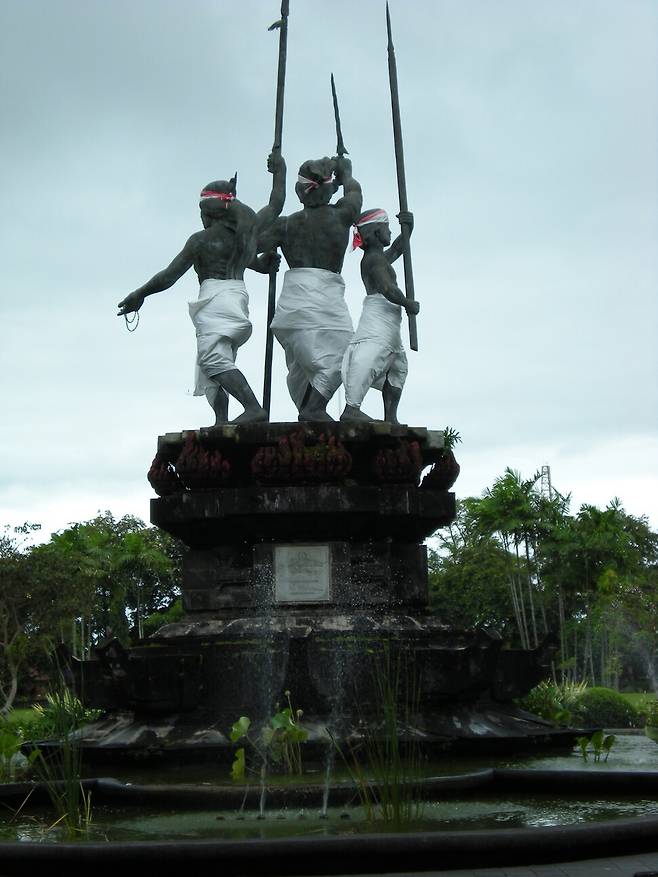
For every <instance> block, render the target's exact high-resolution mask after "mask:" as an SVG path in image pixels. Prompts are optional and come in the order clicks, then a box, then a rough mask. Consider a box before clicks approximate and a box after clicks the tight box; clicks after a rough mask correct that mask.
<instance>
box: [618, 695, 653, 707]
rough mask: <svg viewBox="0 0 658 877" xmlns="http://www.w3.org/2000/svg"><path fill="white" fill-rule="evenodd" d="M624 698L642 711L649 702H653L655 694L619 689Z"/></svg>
mask: <svg viewBox="0 0 658 877" xmlns="http://www.w3.org/2000/svg"><path fill="white" fill-rule="evenodd" d="M619 693H620V694H621V696H622V697H623V698H624V700H627V701H628V702H629V703H630V705H631V706H633V707H635V709H636V710H640V711H641V712H644V711H645V710H646V709H647V708H648V706H649V704H650V703H653V702H654V701H655V700H656V695H655V694H652V693H649V692H642V691H640V692H636V691H633V692H627V691H620V692H619Z"/></svg>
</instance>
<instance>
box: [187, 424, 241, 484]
mask: <svg viewBox="0 0 658 877" xmlns="http://www.w3.org/2000/svg"><path fill="white" fill-rule="evenodd" d="M176 472H177V473H178V475H179V476H180V478H181V481H182V482H183V484H184V485H185V487H188V488H190V489H194V488H197V489H198V488H204V487H206V488H212V487H222V486H223V485H224V484H226V482H227V481H228V479H229V478H230V476H231V464H230V463H229V461H228V460H226V459H225V458H223V457H222V455H221V453H220V452H219V451H218V450H211V451H208V450H206V449H205V448H204V447H203V445H201V443H200V442H199V440H198V438H197V434H196V432H188V433H187V436H186V438H185V443H184V445H183V450H182V451H181V452H180V454H179V456H178V459H177V460H176Z"/></svg>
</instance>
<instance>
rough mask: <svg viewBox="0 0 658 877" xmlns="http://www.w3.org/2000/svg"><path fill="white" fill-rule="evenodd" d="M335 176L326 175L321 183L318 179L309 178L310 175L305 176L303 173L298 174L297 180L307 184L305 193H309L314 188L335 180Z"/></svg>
mask: <svg viewBox="0 0 658 877" xmlns="http://www.w3.org/2000/svg"><path fill="white" fill-rule="evenodd" d="M333 179H334V178H333V177H332V176H328V177H324V178H323V180H322V182H321V183H319V182H318V181H317V180H309V179H308V177H303V176H302V175H301V174H298V175H297V182H298V183H301V184H302V185H305V186H306V188H305V189H304V194H305V195H308V193H309V192H311V191H313V189H319V188H320V186H325V185H326V184H327V183H332V182H333Z"/></svg>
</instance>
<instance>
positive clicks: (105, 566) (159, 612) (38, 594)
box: [0, 512, 181, 713]
mask: <svg viewBox="0 0 658 877" xmlns="http://www.w3.org/2000/svg"><path fill="white" fill-rule="evenodd" d="M38 529H39V525H37V524H24V525H22V526H20V527H16V528H9V527H5V528H4V531H2V532H1V533H0V713H3V712H4V713H6V712H7V710H8V709H9V708H10V707H11V705H12V704H13V702H14V700H15V698H16V695H17V693H18V692H19V689H20V688H21V687H22V688H23V689H26V688H27V687H28V683H29V679H30V676H34V675H35V674H37V675H38V673H39V671H42V672H44V673H45V672H47V668H48V658H47V656H48V655H49V654H51V653H52V651H53V649H54V648H55V647H56V646H57V645H58V644H60V643H63V644H65V645H66V646H67V648H68V649H70V651H71V652H72V653H73V654H74V655H75V656H76V657H79V658H85V657H88V656H89V653H90V650H91V648H92V646H93V645H94V644H96V643H98V642H99V641H100V640H102V639H103V638H105V637H110V636H115V637H117V638H118V639H119V640H121V641H122V642H123V643H124V644H125V645H127V644H128V643H129V642H130V641H131V639H137V638H139V637H141V636H143V635H144V634H145V633H148V632H149V629H148V628H149V622H150V621H151V622H152V621H153V620H161V623H163V622H164V620H166V615H165V613H166V612H167V610H170V609H171V607H172V606H175V605H176V600H177V598H178V597H179V596H180V579H181V576H180V564H181V544H180V543H179V542H177V540H175V539H172V538H171V537H170V536H168V535H167V534H166V533H164V532H163V531H161V530H157V529H155V528H154V527H147V526H146V525H145V524H144V522H143V521H140V520H139V519H138V518H135V517H132V516H130V515H126V516H125V517H123V518H121V519H119V520H115V518H114V517H113V516H112V515H111V514H110V512H105V513H104V514H101V515H98V516H97V517H96V518H94V519H93V520H91V521H86V522H85V523H80V524H72V525H71V526H69V527H67V528H66V529H65V530H62V531H60V532H58V533H54V534H53V535H52V536H51V537H50V540H49V541H48V542H45V543H43V544H41V545H36V546H32V545H29V544H28V543H29V537H30V534H31V533H33V532H34V531H35V530H38ZM151 626H153V625H152V623H151Z"/></svg>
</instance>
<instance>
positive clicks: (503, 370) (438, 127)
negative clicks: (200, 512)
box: [0, 0, 658, 536]
mask: <svg viewBox="0 0 658 877" xmlns="http://www.w3.org/2000/svg"><path fill="white" fill-rule="evenodd" d="M390 5H391V16H392V20H393V28H394V37H395V47H396V54H397V62H398V72H399V80H400V97H401V102H402V122H403V131H404V138H405V152H406V161H407V182H408V191H409V203H410V207H411V209H412V210H413V211H414V213H415V217H416V229H415V232H414V236H413V259H414V274H415V280H416V295H417V298H418V299H419V300H420V302H421V305H422V310H421V314H420V316H419V340H420V352H419V353H410V354H409V360H410V373H409V379H408V383H407V386H406V388H405V392H404V395H403V399H402V403H401V406H400V415H401V418H402V419H403V420H405V421H406V422H408V423H410V424H414V425H424V426H428V427H430V428H442V427H444V426H445V425H446V424H449V425H451V426H453V427H454V428H456V429H458V430H459V431H460V432H461V434H462V436H463V445H461V446H460V447H459V449H458V459H459V461H460V463H461V465H462V475H461V477H460V479H459V480H458V482H457V484H456V488H455V489H456V490H457V493H458V495H459V496H466V495H477V494H479V493H481V491H482V490H484V488H485V487H487V486H488V485H490V484H491V483H492V481H493V479H494V478H495V477H496V476H498V475H500V474H502V472H503V470H504V468H505V467H506V466H511V467H513V468H516V469H520V470H521V472H522V474H523V475H524V476H529V475H531V474H532V473H533V472H534V471H536V470H537V469H538V468H539V467H540V466H541V465H543V464H548V465H550V466H551V471H552V477H553V482H554V484H555V486H556V487H557V488H558V489H559V490H561V491H564V492H568V491H571V492H572V494H573V509H574V511H575V510H577V508H578V506H579V505H580V503H583V502H591V503H595V504H598V505H605V504H606V503H607V502H608V501H609V500H610V499H611V498H612V497H613V496H619V497H620V498H621V500H622V502H623V503H624V505H625V507H626V509H627V510H628V511H629V512H631V513H633V514H636V515H641V514H647V515H649V517H650V519H651V521H652V523H653V525H654V526H658V428H657V427H658V399H657V386H658V382H657V380H656V373H657V368H656V367H657V365H658V354H657V344H656V340H657V333H658V306H657V301H658V297H657V295H656V293H657V280H658V262H657V259H658V257H657V250H656V243H657V241H658V215H657V210H658V208H657V204H658V197H657V195H658V184H657V157H656V156H657V151H656V146H657V137H656V108H657V100H656V99H657V97H658V87H657V79H656V71H657V69H658V67H657V59H658V52H657V44H658V36H657V35H658V4H656V3H655V0H615V2H613V0H553V2H550V3H548V2H540V0H497V2H495V3H492V2H491V0H460V2H456V0H404V2H403V0H391V4H390ZM278 14H279V6H278V3H277V2H276V0H274V2H270V0H241V2H239V3H238V2H228V0H194V2H188V3H183V2H181V0H175V2H174V0H111V2H109V0H75V2H74V0H0V17H1V20H0V58H1V59H2V60H1V62H0V63H1V69H2V75H1V80H0V117H1V119H2V127H1V131H0V138H1V146H2V152H1V154H2V158H3V160H2V163H1V164H0V177H1V180H0V182H1V186H0V192H1V193H2V208H3V209H2V211H1V213H0V227H1V232H0V247H1V252H0V265H1V269H2V297H1V307H2V319H1V320H0V347H1V350H0V357H1V362H0V366H1V367H0V381H1V387H2V415H3V417H2V430H1V431H0V460H1V461H2V465H1V468H0V522H6V523H9V524H16V523H20V522H22V521H24V520H30V521H35V522H40V523H42V524H43V527H44V536H47V535H48V534H49V533H50V532H51V531H52V530H55V529H60V528H62V527H64V526H66V524H67V523H68V522H70V521H80V520H86V519H88V518H90V517H92V516H93V515H94V514H95V513H96V512H97V510H99V509H110V510H111V511H113V512H114V513H115V514H116V515H121V514H124V513H126V512H130V513H134V514H137V515H139V516H140V517H142V518H144V519H146V520H148V499H149V497H150V496H151V495H152V494H151V490H150V487H149V485H148V483H147V482H146V472H147V470H148V467H149V464H150V462H151V459H152V457H153V454H154V451H155V446H156V439H157V436H158V435H159V434H161V433H164V432H171V431H178V430H181V429H190V428H196V427H199V426H202V425H204V426H205V425H209V424H210V423H211V422H212V420H213V416H212V413H211V411H210V408H209V407H208V406H207V403H206V402H205V400H204V399H203V398H198V397H193V396H192V395H190V391H191V389H192V386H193V364H194V357H195V338H194V330H193V327H192V324H191V322H190V319H189V316H188V309H187V302H188V301H189V300H191V299H193V298H195V297H196V296H197V294H198V285H197V281H196V276H195V275H194V274H193V273H192V272H190V274H189V275H186V276H185V277H184V278H183V279H182V280H181V281H179V283H178V284H177V285H176V286H175V287H173V288H172V289H170V290H169V291H167V292H165V293H162V294H160V295H157V296H154V297H151V298H149V299H148V300H147V302H146V304H145V306H144V307H143V309H142V312H141V322H140V325H139V328H138V329H137V331H136V332H135V333H134V334H129V333H128V332H127V331H126V328H125V325H124V321H123V319H119V318H117V317H116V316H115V314H116V303H117V302H118V301H119V300H120V299H122V298H123V297H124V296H125V295H126V294H127V293H128V292H130V291H132V290H133V289H135V288H136V287H137V286H139V285H141V284H142V283H143V282H145V281H146V280H147V279H148V278H149V277H150V276H151V275H152V274H154V273H155V272H156V271H157V270H159V269H161V268H162V267H164V266H165V265H166V264H167V263H168V262H169V261H170V259H171V258H172V257H173V256H174V255H175V254H176V253H177V252H178V251H179V249H180V248H181V247H182V245H183V243H184V242H185V240H186V239H187V237H188V236H189V234H191V233H192V232H193V231H195V230H197V229H198V228H200V220H199V212H198V194H199V191H200V189H201V187H202V186H203V185H204V184H205V183H207V182H209V181H210V180H213V179H216V178H225V177H228V176H230V175H231V174H232V173H233V172H234V171H235V170H236V169H237V170H238V172H239V183H238V195H239V197H240V198H241V200H243V201H245V202H246V203H247V204H249V205H251V206H252V207H254V208H256V209H258V208H260V207H261V206H263V205H264V204H265V203H266V201H267V198H268V196H269V187H270V182H271V177H270V176H269V175H268V174H267V172H266V167H265V163H266V158H267V154H268V152H269V150H270V148H271V144H272V136H273V121H274V99H275V78H276V64H277V51H278V34H277V33H268V32H267V27H268V26H269V25H270V24H271V23H272V22H273V21H274V20H275V19H276V18H278ZM332 71H333V72H334V74H335V76H336V83H337V87H338V92H339V98H340V105H341V115H342V122H343V134H344V138H345V143H346V146H347V149H348V150H349V153H350V157H351V158H352V161H353V167H354V175H355V177H356V178H357V179H358V180H359V181H360V182H361V184H362V186H363V191H364V207H368V208H370V207H384V208H385V209H387V210H388V212H389V213H390V214H391V216H392V215H394V214H395V213H396V212H397V209H398V208H397V187H396V178H395V165H394V153H393V139H392V129H391V119H390V104H389V93H388V79H387V67H386V29H385V17H384V4H383V2H379V0H376V2H375V0H364V2H362V3H354V2H353V0H332V2H331V3H330V2H328V0H291V14H290V27H289V51H288V78H287V84H286V103H285V123H284V140H283V151H284V155H285V157H286V159H287V161H288V165H289V170H290V175H289V186H288V199H287V202H286V206H285V208H284V212H293V211H294V210H296V209H297V208H298V206H299V204H298V202H297V199H296V197H295V194H294V191H293V188H292V183H293V181H294V177H295V173H296V170H297V167H298V166H299V164H300V163H301V162H302V161H303V160H305V159H308V158H316V157H320V156H322V155H331V154H333V152H334V151H335V132H334V123H333V114H332V104H331V92H330V85H329V75H330V73H331V72H332ZM394 223H396V221H395V220H394ZM394 231H395V226H394ZM359 259H360V255H359V254H350V253H348V255H347V256H346V259H345V270H344V276H345V279H346V282H347V301H348V305H349V308H350V310H351V313H352V316H353V318H354V321H355V323H356V321H357V319H358V316H359V312H360V307H361V300H362V298H363V289H362V286H361V281H360V278H359V273H358V265H359ZM398 264H399V266H400V267H399V268H398V272H399V275H400V276H401V275H402V266H401V263H398ZM246 279H247V285H248V289H249V293H250V299H251V303H250V309H251V317H252V321H253V324H254V334H253V336H252V338H251V340H250V341H249V342H248V343H247V345H246V346H245V347H243V348H242V349H241V350H240V353H239V357H238V365H239V367H240V368H241V369H242V370H243V371H244V372H245V374H246V375H247V378H248V379H249V381H250V382H251V384H252V385H253V387H254V388H255V389H256V392H257V395H260V394H261V387H262V369H263V355H264V332H265V315H266V278H263V277H261V276H258V275H256V274H253V273H251V272H249V274H248V276H247V278H246ZM274 368H275V371H274V387H273V419H274V420H291V419H294V417H295V414H296V412H295V410H294V407H293V405H292V402H291V401H290V400H289V398H288V395H287V390H286V385H285V367H284V361H283V355H282V351H281V349H280V348H278V347H277V349H276V350H275V360H274ZM339 404H340V403H339V400H337V399H336V400H334V401H332V402H331V403H330V406H329V410H330V412H331V413H332V414H333V415H334V416H337V415H338V413H339ZM364 407H365V410H366V411H368V412H369V413H371V414H378V413H379V412H380V411H381V395H380V394H378V393H377V392H376V391H371V393H370V394H369V395H368V397H367V400H366V404H365V406H364ZM239 411H240V409H239V407H236V408H235V409H233V411H232V415H231V416H235V415H236V414H237V413H239Z"/></svg>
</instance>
